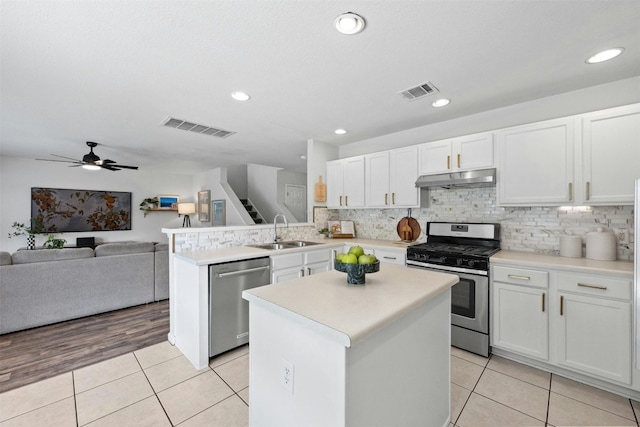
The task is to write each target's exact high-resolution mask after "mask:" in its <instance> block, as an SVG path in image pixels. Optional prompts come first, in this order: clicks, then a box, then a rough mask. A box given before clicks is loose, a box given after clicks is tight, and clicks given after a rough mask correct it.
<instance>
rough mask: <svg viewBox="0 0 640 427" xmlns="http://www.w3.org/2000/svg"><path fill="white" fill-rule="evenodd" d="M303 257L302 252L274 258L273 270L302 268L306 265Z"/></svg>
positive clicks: (272, 262)
mask: <svg viewBox="0 0 640 427" xmlns="http://www.w3.org/2000/svg"><path fill="white" fill-rule="evenodd" d="M303 256H304V254H303V253H302V252H295V253H292V254H285V255H276V256H272V257H271V270H279V269H281V268H291V267H301V266H302V264H304V261H303Z"/></svg>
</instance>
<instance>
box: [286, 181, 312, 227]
mask: <svg viewBox="0 0 640 427" xmlns="http://www.w3.org/2000/svg"><path fill="white" fill-rule="evenodd" d="M284 191H285V196H284V205H285V206H286V207H287V209H289V212H291V213H292V214H293V216H295V217H296V221H292V222H305V220H306V218H305V216H306V212H307V186H306V185H295V184H285V186H284Z"/></svg>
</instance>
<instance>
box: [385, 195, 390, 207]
mask: <svg viewBox="0 0 640 427" xmlns="http://www.w3.org/2000/svg"><path fill="white" fill-rule="evenodd" d="M384 204H385V205H388V204H389V193H384Z"/></svg>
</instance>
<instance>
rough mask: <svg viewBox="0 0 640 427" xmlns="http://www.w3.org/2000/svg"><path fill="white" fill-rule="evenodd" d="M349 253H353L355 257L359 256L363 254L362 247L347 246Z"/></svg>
mask: <svg viewBox="0 0 640 427" xmlns="http://www.w3.org/2000/svg"><path fill="white" fill-rule="evenodd" d="M349 253H350V254H353V255H355V256H356V257H360V256H361V255H364V249H362V247H361V246H351V247H350V248H349Z"/></svg>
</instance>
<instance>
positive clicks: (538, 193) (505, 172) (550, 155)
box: [497, 118, 575, 206]
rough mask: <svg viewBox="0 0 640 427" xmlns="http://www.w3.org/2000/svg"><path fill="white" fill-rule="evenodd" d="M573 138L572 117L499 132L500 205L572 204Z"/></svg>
mask: <svg viewBox="0 0 640 427" xmlns="http://www.w3.org/2000/svg"><path fill="white" fill-rule="evenodd" d="M574 138H575V132H574V120H573V118H565V119H558V120H548V121H545V122H540V123H534V124H530V125H524V126H518V127H515V128H509V129H505V130H501V131H498V132H497V141H498V168H497V173H498V202H499V204H502V205H523V206H532V205H567V204H572V203H573V200H574V167H573V164H574V145H575V140H574Z"/></svg>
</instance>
